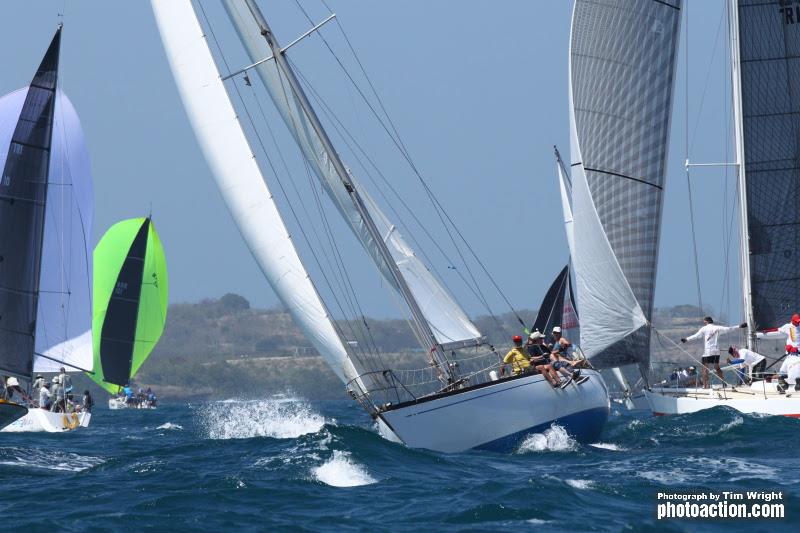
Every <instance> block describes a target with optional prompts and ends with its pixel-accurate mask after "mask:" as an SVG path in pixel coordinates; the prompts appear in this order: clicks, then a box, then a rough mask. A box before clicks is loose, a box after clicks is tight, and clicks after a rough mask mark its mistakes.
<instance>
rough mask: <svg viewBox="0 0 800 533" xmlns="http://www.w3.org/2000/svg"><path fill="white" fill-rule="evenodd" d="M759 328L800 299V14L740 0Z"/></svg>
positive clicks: (775, 321)
mask: <svg viewBox="0 0 800 533" xmlns="http://www.w3.org/2000/svg"><path fill="white" fill-rule="evenodd" d="M737 7H738V15H739V16H738V19H739V57H740V69H741V105H742V109H741V113H742V126H743V131H742V134H743V141H744V169H743V170H744V173H745V183H746V188H745V190H746V193H747V232H748V235H747V237H748V244H749V252H750V253H749V258H748V260H749V262H750V265H749V266H750V291H751V294H750V297H751V303H752V317H753V322H754V323H753V324H752V326H753V327H754V329H757V330H758V329H765V328H773V327H777V326H779V325H780V324H782V323H784V322H786V321H787V319H788V317H789V316H791V314H792V313H794V312H796V311H797V310H798V305H799V304H800V269H798V260H799V259H800V256H798V252H800V122H798V116H799V115H800V19H796V18H795V15H796V10H795V8H796V7H797V4H796V3H794V2H764V1H763V0H758V1H756V0H738V6H737Z"/></svg>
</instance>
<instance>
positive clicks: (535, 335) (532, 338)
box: [528, 330, 544, 341]
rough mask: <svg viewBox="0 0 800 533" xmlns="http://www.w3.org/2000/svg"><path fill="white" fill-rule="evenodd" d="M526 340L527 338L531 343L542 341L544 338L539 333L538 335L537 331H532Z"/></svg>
mask: <svg viewBox="0 0 800 533" xmlns="http://www.w3.org/2000/svg"><path fill="white" fill-rule="evenodd" d="M528 338H529V339H530V340H532V341H535V340H536V339H543V338H544V335H542V334H541V333H540V332H539V331H538V330H537V331H534V332H533V333H531V334H530V335H528Z"/></svg>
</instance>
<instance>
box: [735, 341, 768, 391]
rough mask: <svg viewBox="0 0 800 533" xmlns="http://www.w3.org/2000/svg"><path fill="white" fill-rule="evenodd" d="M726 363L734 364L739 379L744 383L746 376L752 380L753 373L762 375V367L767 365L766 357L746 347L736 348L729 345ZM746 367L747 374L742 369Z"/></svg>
mask: <svg viewBox="0 0 800 533" xmlns="http://www.w3.org/2000/svg"><path fill="white" fill-rule="evenodd" d="M728 355H729V357H728V364H729V365H736V366H737V367H738V369H739V370H738V373H739V381H740V382H741V383H745V381H746V378H749V381H752V380H753V375H754V374H755V376H756V377H763V376H762V374H763V373H764V368H765V367H766V366H767V358H766V357H764V356H763V355H761V354H760V353H756V352H754V351H753V350H748V349H747V348H736V347H735V346H731V347H730V348H728ZM745 369H747V374H745V372H744V370H745Z"/></svg>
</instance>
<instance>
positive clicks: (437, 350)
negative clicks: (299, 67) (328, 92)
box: [152, 0, 609, 452]
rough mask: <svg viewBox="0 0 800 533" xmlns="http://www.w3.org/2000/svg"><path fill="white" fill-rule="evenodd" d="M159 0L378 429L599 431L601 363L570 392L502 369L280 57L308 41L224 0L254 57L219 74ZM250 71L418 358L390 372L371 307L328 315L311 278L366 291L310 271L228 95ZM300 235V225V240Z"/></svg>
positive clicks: (185, 77)
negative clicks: (284, 34)
mask: <svg viewBox="0 0 800 533" xmlns="http://www.w3.org/2000/svg"><path fill="white" fill-rule="evenodd" d="M152 5H153V10H154V12H155V16H156V21H157V23H158V27H159V30H160V33H161V37H162V41H163V43H164V48H165V50H166V53H167V58H168V60H169V63H170V66H171V68H172V72H173V74H174V76H175V80H176V83H177V86H178V90H179V93H180V95H181V98H182V100H183V103H184V106H185V108H186V112H187V114H188V116H189V120H190V122H191V123H192V126H193V128H194V131H195V135H196V136H197V139H198V141H199V144H200V146H201V148H202V150H203V152H204V154H205V157H206V160H207V161H208V163H209V166H210V167H211V169H212V171H213V174H214V176H215V179H216V181H217V184H218V186H219V189H220V192H221V193H222V196H223V198H224V200H225V202H226V204H227V206H228V209H229V210H230V212H231V215H232V216H233V218H234V220H235V221H236V223H237V225H238V227H239V230H240V232H241V233H242V235H243V237H244V239H245V241H246V242H247V243H248V245H249V247H250V250H251V252H252V254H253V256H254V257H255V259H256V261H257V262H258V264H259V266H260V267H261V269H262V271H263V272H264V275H265V277H266V278H267V280H268V281H269V283H270V284H271V286H272V288H273V289H274V290H275V292H276V294H277V295H278V296H279V298H280V299H281V301H282V302H283V304H284V305H285V306H286V308H287V309H288V311H289V312H290V313H291V315H292V317H293V319H294V321H295V322H296V323H297V325H298V326H300V328H301V329H302V330H303V331H304V333H305V335H306V336H307V337H308V338H309V340H310V341H311V342H312V344H313V345H314V347H315V348H316V349H317V351H318V352H319V353H320V354H321V355H322V356H323V357H324V358H325V359H326V361H327V363H328V364H329V365H330V366H331V368H332V369H333V371H334V372H335V373H336V374H337V376H338V377H339V378H340V379H341V380H342V381H343V383H345V384H346V387H347V390H348V392H349V394H350V395H351V396H352V397H353V399H355V400H356V401H357V402H359V403H360V404H361V405H362V406H363V407H364V409H365V410H366V411H367V412H368V413H369V414H370V415H371V416H372V417H373V419H374V420H375V421H376V423H377V425H378V428H379V430H380V432H381V433H382V434H383V435H384V436H386V437H387V438H389V439H391V440H395V441H400V442H403V443H405V444H406V445H408V446H410V447H414V448H427V449H432V450H437V451H443V452H458V451H463V450H468V449H474V448H479V449H492V450H510V449H513V448H514V447H515V446H517V445H518V444H519V443H520V442H521V441H522V440H523V439H524V438H525V436H526V435H528V434H530V433H535V432H540V431H543V430H545V429H547V428H549V427H550V426H551V425H552V424H554V423H555V424H560V425H562V426H564V427H565V428H566V429H567V430H568V431H569V432H570V433H571V434H573V435H574V436H575V437H577V438H578V439H580V440H582V441H593V440H596V439H597V438H598V436H599V434H600V432H601V431H602V428H603V426H604V424H605V422H606V420H607V417H608V414H609V403H608V395H607V390H606V388H605V383H604V382H603V380H602V378H601V377H600V375H599V374H597V373H596V372H594V371H593V370H587V371H586V373H587V375H590V376H591V379H590V380H589V381H587V382H586V383H584V384H583V385H580V386H578V385H576V384H572V385H571V386H569V387H566V388H564V389H560V388H553V386H552V385H550V384H549V383H548V382H547V381H546V380H545V379H544V377H543V376H541V375H531V374H524V375H519V376H512V377H506V378H501V379H496V376H497V372H496V371H497V369H498V368H499V367H500V366H502V362H501V360H502V357H501V356H500V355H499V354H498V353H497V352H496V351H495V349H494V347H493V346H491V345H489V344H488V343H487V341H486V339H485V337H483V335H481V333H480V331H479V330H478V329H477V327H476V326H475V325H474V324H473V323H472V321H471V320H470V319H469V318H468V316H467V314H466V313H465V312H464V311H463V309H462V308H461V307H460V306H459V304H458V303H457V302H456V300H455V298H454V297H453V296H452V295H451V294H450V292H449V290H447V289H446V288H445V286H444V284H443V282H442V281H441V280H440V279H438V278H437V276H435V275H434V273H433V272H431V271H430V270H429V269H428V267H427V266H426V264H425V263H423V261H422V258H423V257H424V255H422V256H421V255H418V254H417V253H416V252H415V251H414V249H413V248H412V247H411V246H410V245H409V244H408V242H406V240H405V238H404V236H403V235H401V232H400V231H399V230H398V228H397V226H395V224H393V223H392V222H391V221H390V220H389V218H388V216H387V215H386V214H384V212H383V211H382V210H381V208H380V207H379V206H378V204H377V202H375V201H374V200H373V199H372V198H371V197H370V195H369V194H368V193H367V191H366V189H364V188H363V187H362V185H361V184H360V183H359V182H358V180H357V179H356V177H355V176H354V173H353V172H352V171H351V170H350V169H349V168H348V167H347V166H345V164H344V162H343V160H342V158H341V156H340V154H339V152H338V151H337V150H336V149H335V148H334V146H333V143H332V141H331V139H330V138H329V136H328V134H327V132H326V129H325V128H324V126H323V125H322V123H321V122H320V119H319V117H318V116H317V114H316V111H315V109H314V107H313V106H312V104H311V102H310V101H309V99H308V96H307V94H306V92H305V90H304V89H303V87H302V84H301V82H300V80H299V79H298V78H297V76H296V74H295V71H294V68H293V66H292V64H291V63H290V61H289V60H288V58H287V56H286V51H287V50H288V48H290V47H291V46H292V45H294V44H296V43H297V42H299V40H300V39H298V40H295V41H293V42H292V44H290V45H288V46H286V47H281V45H280V44H278V42H277V40H276V37H275V35H274V34H273V32H272V30H271V29H270V27H269V25H268V24H267V21H266V20H265V19H264V16H263V14H262V13H261V10H260V9H259V7H258V5H257V4H256V3H255V2H254V1H249V0H229V1H225V2H224V3H223V5H224V8H225V12H226V14H227V16H228V18H229V19H230V21H231V22H232V24H233V26H234V28H235V29H236V33H237V34H238V36H239V39H240V41H241V42H242V43H243V45H244V47H245V49H246V50H247V53H248V55H249V58H250V60H251V61H252V63H253V64H252V65H250V66H249V67H245V68H244V69H241V70H239V71H238V72H236V73H233V74H225V75H221V73H220V72H219V70H218V67H217V63H216V62H215V60H214V56H213V55H212V52H211V49H210V46H209V42H208V41H207V36H208V35H209V34H210V33H209V32H208V31H206V30H204V29H203V27H202V26H201V23H200V21H199V19H198V17H197V14H196V13H195V10H194V7H193V5H192V2H190V1H189V0H181V1H174V0H153V1H152ZM333 17H334V15H331V16H329V17H328V18H327V19H326V20H331V19H332V18H333ZM206 23H207V24H208V19H207V18H206ZM323 24H324V23H323ZM321 25H322V24H319V25H317V26H315V27H313V28H312V29H311V30H309V31H308V32H306V34H305V35H304V36H307V35H309V34H311V33H313V32H315V31H317V30H318V29H319V27H321ZM250 70H255V71H256V72H257V74H258V76H259V78H260V79H261V81H262V83H263V86H264V88H265V89H266V92H267V93H268V94H269V97H270V99H271V100H272V102H273V103H274V105H275V108H276V110H277V113H278V114H279V115H280V116H281V118H282V119H283V121H284V123H285V125H286V127H287V129H288V130H289V132H290V135H291V136H292V138H293V139H294V141H295V143H296V145H297V146H298V148H299V150H300V152H301V153H302V155H303V158H304V160H305V162H306V163H307V164H308V168H309V170H310V176H313V178H316V183H315V184H316V187H317V188H321V189H322V190H324V191H325V194H327V196H328V198H329V199H330V200H331V202H332V204H333V206H332V210H335V211H337V212H338V214H339V215H340V216H341V217H342V218H343V219H344V222H345V223H346V224H347V226H349V227H350V230H351V231H352V233H353V234H354V236H355V238H356V239H357V240H358V241H359V242H360V244H361V245H362V246H363V248H364V250H365V251H366V253H367V256H368V257H369V258H370V259H371V260H372V262H373V263H374V264H375V267H376V269H377V271H378V272H379V273H380V274H381V276H382V278H383V280H385V282H386V283H385V286H387V287H389V290H390V293H391V294H393V295H395V296H396V297H397V300H398V301H399V302H401V305H402V306H403V309H404V310H405V311H406V312H407V313H408V317H409V323H410V325H411V329H412V331H413V333H414V335H415V337H416V338H417V339H418V341H419V343H420V348H421V350H420V352H419V353H418V354H417V355H415V357H418V358H419V360H418V364H420V366H422V367H421V368H416V369H405V368H387V366H386V365H385V364H384V363H383V362H382V359H381V357H380V350H379V349H378V348H377V346H376V340H375V339H372V338H371V337H370V335H371V333H369V332H366V333H364V330H359V329H358V328H361V327H362V324H363V325H366V321H365V320H364V319H363V316H362V317H359V316H353V317H349V319H348V320H347V321H338V322H337V321H335V320H333V318H332V314H331V312H330V311H329V308H328V307H327V306H326V303H325V300H324V299H323V298H322V297H321V295H320V293H319V292H318V290H317V286H316V285H315V283H324V284H325V289H326V291H328V292H327V293H333V296H334V297H335V296H336V294H337V293H336V292H335V291H336V290H337V289H338V290H341V291H342V294H343V295H344V296H343V297H344V298H345V301H357V296H358V294H357V291H355V290H354V289H353V288H352V287H353V286H352V283H351V282H352V281H353V280H348V281H347V283H346V284H341V285H337V286H334V285H333V284H331V283H329V282H328V279H327V277H325V276H324V275H321V276H317V277H315V279H313V280H312V276H311V275H310V274H309V272H308V271H307V270H306V267H305V266H304V264H303V262H302V261H301V259H300V256H299V254H298V251H297V249H296V247H295V242H294V240H293V236H292V234H291V233H290V232H289V231H288V230H287V228H286V225H285V223H284V221H283V218H282V217H281V213H280V211H279V208H278V205H277V204H276V201H275V199H274V198H273V195H272V193H271V192H270V190H269V188H268V185H267V181H266V180H265V179H264V175H263V174H262V171H261V169H260V167H259V165H258V161H257V156H255V157H254V155H253V154H255V153H256V152H255V151H254V150H253V149H251V147H250V145H249V143H248V140H247V137H246V136H245V133H244V131H243V129H242V124H241V123H240V120H239V118H238V117H239V116H240V115H238V114H237V112H236V110H235V108H234V105H233V102H232V101H231V95H237V97H240V96H241V92H240V89H239V87H238V85H235V84H236V83H237V82H243V83H244V84H245V85H243V87H244V86H250V85H251V82H250V79H249V78H247V79H241V80H240V79H238V78H237V76H236V75H237V74H242V73H247V72H249V71H250ZM227 80H231V81H230V82H229V83H230V84H231V86H232V92H231V93H230V94H229V92H228V90H227V88H226V81H227ZM241 105H244V106H246V103H245V102H244V101H242V103H241ZM326 109H327V108H326ZM242 116H243V117H246V116H250V117H252V114H249V113H248V114H246V115H242ZM250 126H252V127H254V128H256V129H257V127H258V126H257V125H254V124H250ZM343 144H344V143H343ZM399 148H400V147H399V146H398V149H399ZM313 178H312V179H313ZM275 179H278V178H275ZM437 205H438V207H437V209H439V210H441V209H442V208H441V205H440V204H437ZM292 214H293V216H296V215H297V212H296V211H292ZM309 216H311V215H309ZM298 224H299V225H301V227H302V222H300V221H298ZM305 235H306V233H305V232H303V231H301V232H300V233H299V234H298V238H299V239H304V238H306V237H305ZM337 237H338V236H332V238H337ZM301 242H302V241H301ZM318 250H319V248H318ZM320 253H321V252H320ZM315 259H317V260H318V258H315ZM337 271H338V274H337V275H342V276H343V277H347V272H346V270H343V269H342V268H341V267H340V266H338V267H332V268H331V270H330V272H331V275H334V273H336V272H337ZM487 274H488V273H487ZM327 293H326V294H327ZM329 301H330V302H332V303H333V304H334V305H337V302H338V301H341V300H337V299H335V298H331V297H330V296H329ZM520 322H521V321H520ZM343 324H344V325H343ZM521 325H522V326H524V323H522V324H521ZM344 328H351V329H352V332H351V330H350V329H344ZM353 332H354V333H353ZM354 335H356V336H357V335H364V336H363V337H361V338H358V339H354V338H353V336H354ZM509 336H510V335H509ZM423 365H424V366H423Z"/></svg>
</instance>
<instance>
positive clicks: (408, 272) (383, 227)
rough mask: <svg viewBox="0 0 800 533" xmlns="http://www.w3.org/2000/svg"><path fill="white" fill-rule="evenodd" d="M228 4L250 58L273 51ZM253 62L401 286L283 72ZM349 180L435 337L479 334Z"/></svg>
mask: <svg viewBox="0 0 800 533" xmlns="http://www.w3.org/2000/svg"><path fill="white" fill-rule="evenodd" d="M224 4H225V8H226V10H227V12H228V15H229V17H230V19H231V21H232V22H233V25H234V27H235V28H236V30H237V32H238V34H239V37H240V39H241V41H242V43H243V44H244V46H245V48H246V49H247V52H248V54H249V56H250V59H251V60H252V61H253V62H256V61H260V60H262V59H264V58H267V57H269V56H271V55H272V52H271V50H270V48H269V45H268V44H267V43H266V41H265V40H264V38H263V36H262V35H261V34H260V32H259V27H258V24H257V23H256V22H255V19H254V18H253V16H252V14H251V13H250V10H249V8H248V7H247V5H246V4H245V2H244V0H225V2H224ZM255 68H256V70H257V71H258V74H259V76H260V78H261V80H262V81H263V83H264V85H265V86H266V88H267V91H268V92H269V94H270V96H271V98H272V99H273V101H274V102H275V105H276V107H277V108H278V111H279V112H280V114H281V116H282V117H283V120H284V122H285V123H286V125H287V127H288V128H289V130H290V131H291V133H292V135H293V137H294V140H295V142H296V143H297V144H298V145H299V147H300V149H301V150H302V152H303V154H304V156H305V158H306V160H307V161H308V162H309V165H310V166H311V168H313V170H314V173H315V174H316V176H317V178H318V179H319V180H320V182H321V183H322V185H323V187H324V189H325V190H326V192H327V194H328V195H329V196H330V198H331V199H332V200H333V203H334V204H335V205H336V207H337V209H338V210H339V212H340V213H341V215H342V216H343V217H344V219H345V220H346V221H347V223H348V225H349V226H350V228H351V229H352V230H353V232H354V233H355V235H356V237H357V238H358V239H359V240H360V242H361V243H362V245H363V246H364V248H365V249H366V250H367V252H368V253H369V255H370V257H372V259H373V261H374V262H375V264H376V265H377V267H378V269H379V270H380V271H381V273H382V275H383V277H384V279H386V280H387V281H388V282H389V283H390V284H391V285H392V286H393V287H394V288H395V289H397V285H396V283H395V280H394V277H393V275H392V273H391V271H390V268H389V266H388V265H387V264H386V262H385V261H384V259H383V257H382V256H381V254H380V251H379V249H378V247H377V245H376V244H375V242H374V241H373V239H372V236H371V235H370V234H369V231H368V230H367V227H366V224H365V222H364V220H362V218H361V215H360V214H359V212H358V210H357V209H356V207H355V206H354V204H353V201H352V199H351V197H350V195H349V193H348V191H347V190H346V188H345V187H344V185H343V183H342V177H341V176H339V175H338V174H337V172H336V169H335V168H334V165H333V163H332V161H331V157H330V154H328V153H327V152H326V150H325V148H324V145H323V143H322V141H321V140H320V138H319V137H318V135H317V133H316V132H315V130H314V128H313V126H312V125H311V123H310V121H309V120H308V117H307V116H306V114H305V112H304V111H303V110H302V107H301V105H300V103H299V101H298V100H297V98H296V97H295V95H294V94H293V92H292V89H291V87H290V85H289V84H288V83H287V81H286V78H285V76H284V75H282V73H281V72H279V69H278V67H277V65H276V62H275V61H267V62H264V63H261V64H260V65H258V66H257V67H255ZM350 180H351V181H352V182H353V183H354V184H355V186H356V188H357V189H358V191H359V193H360V194H361V196H362V198H363V199H364V202H365V203H366V205H367V208H368V210H369V213H370V215H371V217H372V219H373V221H374V223H375V225H376V226H377V228H378V230H379V231H380V233H381V234H382V235H383V236H384V241H385V243H386V245H387V247H388V248H389V251H390V253H391V255H392V258H393V259H394V261H395V263H396V264H397V266H398V267H399V269H400V272H401V273H402V275H403V277H404V279H405V281H406V283H407V284H408V286H409V289H410V290H411V293H412V294H413V295H414V299H415V300H416V302H417V304H418V305H419V307H420V309H421V311H422V314H423V315H424V316H425V319H426V320H427V322H428V324H429V325H430V328H431V330H432V331H433V334H434V336H435V337H436V340H437V341H438V342H439V343H440V344H443V345H446V344H449V343H459V342H464V341H466V342H476V341H477V340H478V339H480V338H481V334H480V332H479V331H478V329H477V328H476V327H475V325H474V324H473V323H472V322H471V321H470V319H469V318H468V317H467V314H466V313H465V312H464V311H463V310H462V309H461V307H460V306H459V305H458V303H456V301H455V300H454V299H453V297H452V296H451V295H450V294H449V292H448V291H447V290H446V289H445V288H444V287H443V286H442V285H441V284H440V283H439V281H438V280H437V279H436V278H435V277H434V275H433V274H432V273H431V272H430V271H429V270H428V268H427V267H426V266H425V265H424V264H423V263H422V261H421V260H420V259H419V257H417V255H416V254H415V252H414V250H413V249H412V248H411V247H410V246H409V245H408V244H407V243H406V241H405V240H404V239H403V237H402V235H401V234H400V232H399V231H398V229H397V227H396V226H394V225H393V224H392V223H391V222H390V221H389V219H388V218H387V217H386V215H385V214H384V213H383V212H382V211H381V210H380V208H379V207H378V205H377V204H376V203H375V202H374V201H373V200H372V198H370V197H369V195H368V194H367V192H366V190H365V189H364V188H363V187H360V186H358V182H357V180H356V179H355V177H353V176H350Z"/></svg>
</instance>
